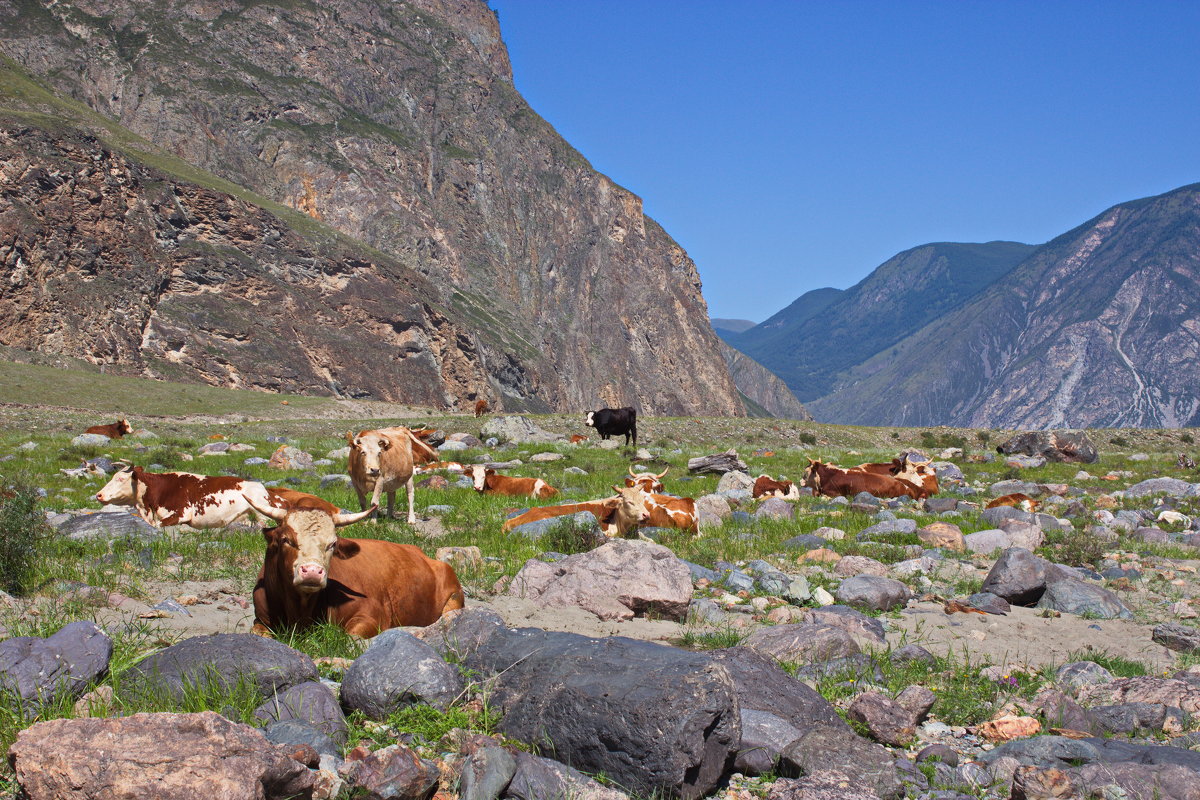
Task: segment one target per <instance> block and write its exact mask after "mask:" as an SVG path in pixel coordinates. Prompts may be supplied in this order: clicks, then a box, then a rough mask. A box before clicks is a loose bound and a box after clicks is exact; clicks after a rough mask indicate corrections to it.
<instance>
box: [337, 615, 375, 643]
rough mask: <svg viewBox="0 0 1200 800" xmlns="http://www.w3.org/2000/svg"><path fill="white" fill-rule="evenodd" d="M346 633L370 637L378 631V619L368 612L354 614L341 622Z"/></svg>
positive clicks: (362, 637)
mask: <svg viewBox="0 0 1200 800" xmlns="http://www.w3.org/2000/svg"><path fill="white" fill-rule="evenodd" d="M342 627H343V628H345V629H346V633H348V634H350V635H351V636H354V637H357V638H360V639H370V638H371V637H372V636H374V635H376V634H377V633H379V631H380V626H379V620H377V619H376V618H375V617H372V616H370V615H369V614H355V615H354V616H353V617H351V618H350V619H348V620H346V621H345V622H344V623H342Z"/></svg>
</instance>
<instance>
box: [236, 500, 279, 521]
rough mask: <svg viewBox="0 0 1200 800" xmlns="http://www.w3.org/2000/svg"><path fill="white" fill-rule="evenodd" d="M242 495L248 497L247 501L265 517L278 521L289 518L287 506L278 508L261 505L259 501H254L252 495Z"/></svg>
mask: <svg viewBox="0 0 1200 800" xmlns="http://www.w3.org/2000/svg"><path fill="white" fill-rule="evenodd" d="M242 497H245V498H246V502H247V503H249V504H250V507H251V508H253V509H254V510H255V511H257V512H258V513H260V514H262V515H263V516H264V517H268V518H270V519H273V520H275V521H276V522H283V521H284V520H285V519H286V518H287V515H288V510H289V509H288V508H287V507H286V506H285V507H283V508H276V507H275V506H272V505H265V506H260V505H259V504H258V503H256V502H254V499H253V498H252V497H249V496H248V495H246V494H243V495H242Z"/></svg>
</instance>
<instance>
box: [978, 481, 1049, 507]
mask: <svg viewBox="0 0 1200 800" xmlns="http://www.w3.org/2000/svg"><path fill="white" fill-rule="evenodd" d="M988 492H989V493H990V494H991V495H992V497H1003V496H1004V495H1006V494H1024V495H1028V496H1029V497H1040V496H1041V495H1042V487H1041V486H1039V485H1038V484H1036V483H1031V482H1030V481H1019V480H1007V481H998V482H996V483H993V484H992V485H991V486H990V487H989V488H988ZM997 508H1010V506H997ZM986 510H987V511H992V510H994V509H986Z"/></svg>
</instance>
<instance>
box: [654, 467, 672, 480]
mask: <svg viewBox="0 0 1200 800" xmlns="http://www.w3.org/2000/svg"><path fill="white" fill-rule="evenodd" d="M670 468H671V465H670V464H668V465H667V469H670ZM667 469H664V470H663V471H662V472H660V473H658V474H657V475H655V476H654V477H656V478H662V476H663V475H666V474H667Z"/></svg>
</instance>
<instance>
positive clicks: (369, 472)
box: [367, 469, 379, 478]
mask: <svg viewBox="0 0 1200 800" xmlns="http://www.w3.org/2000/svg"><path fill="white" fill-rule="evenodd" d="M367 475H368V476H369V477H372V478H378V477H379V470H377V469H369V470H367Z"/></svg>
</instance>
